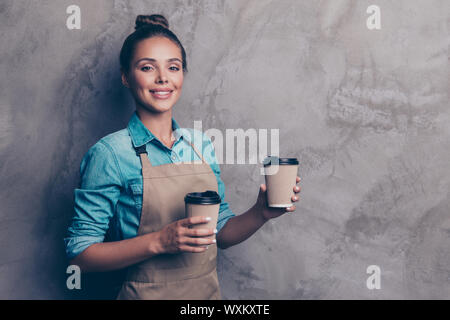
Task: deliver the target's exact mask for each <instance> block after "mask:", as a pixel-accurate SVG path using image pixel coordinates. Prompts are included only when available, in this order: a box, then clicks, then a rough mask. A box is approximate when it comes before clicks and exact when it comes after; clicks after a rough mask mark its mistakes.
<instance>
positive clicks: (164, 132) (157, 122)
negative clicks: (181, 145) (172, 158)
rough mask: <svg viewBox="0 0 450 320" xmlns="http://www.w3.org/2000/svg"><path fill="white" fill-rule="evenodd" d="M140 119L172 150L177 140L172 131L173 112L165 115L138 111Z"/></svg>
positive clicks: (170, 111)
mask: <svg viewBox="0 0 450 320" xmlns="http://www.w3.org/2000/svg"><path fill="white" fill-rule="evenodd" d="M136 111H137V114H138V116H139V119H140V120H141V121H142V123H143V124H144V126H145V127H146V128H147V129H148V130H150V131H151V133H153V135H154V136H155V137H156V138H158V140H159V141H161V142H162V143H163V144H164V145H165V146H167V147H168V148H169V149H170V148H172V146H173V143H174V142H175V139H174V137H173V130H172V110H169V111H167V112H164V113H150V112H146V111H145V110H142V109H136Z"/></svg>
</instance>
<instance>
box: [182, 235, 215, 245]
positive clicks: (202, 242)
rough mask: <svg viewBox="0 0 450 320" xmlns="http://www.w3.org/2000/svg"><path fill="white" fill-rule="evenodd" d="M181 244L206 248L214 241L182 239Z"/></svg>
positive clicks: (208, 239)
mask: <svg viewBox="0 0 450 320" xmlns="http://www.w3.org/2000/svg"><path fill="white" fill-rule="evenodd" d="M181 241H182V243H184V244H187V245H194V246H207V245H210V244H214V243H216V239H210V238H191V237H184V238H183V239H182V240H181Z"/></svg>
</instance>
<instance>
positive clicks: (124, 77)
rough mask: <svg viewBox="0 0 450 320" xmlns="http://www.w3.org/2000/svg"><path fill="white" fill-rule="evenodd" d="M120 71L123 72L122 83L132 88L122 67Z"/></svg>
mask: <svg viewBox="0 0 450 320" xmlns="http://www.w3.org/2000/svg"><path fill="white" fill-rule="evenodd" d="M120 73H121V74H122V84H123V85H124V86H125V87H127V88H130V85H129V84H128V79H127V76H126V74H125V72H124V71H123V70H122V69H120Z"/></svg>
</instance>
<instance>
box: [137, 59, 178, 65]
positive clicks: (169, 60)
mask: <svg viewBox="0 0 450 320" xmlns="http://www.w3.org/2000/svg"><path fill="white" fill-rule="evenodd" d="M141 61H151V62H156V59H153V58H142V59H139V60H138V61H136V65H137V64H138V63H139V62H141ZM172 61H179V62H180V63H182V62H181V60H180V59H178V58H170V59H167V62H172Z"/></svg>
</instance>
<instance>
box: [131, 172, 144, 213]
mask: <svg viewBox="0 0 450 320" xmlns="http://www.w3.org/2000/svg"><path fill="white" fill-rule="evenodd" d="M128 192H129V194H130V195H131V197H132V198H133V200H134V204H135V206H136V209H138V210H141V209H142V197H143V189H142V180H141V179H133V180H130V181H129V182H128Z"/></svg>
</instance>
